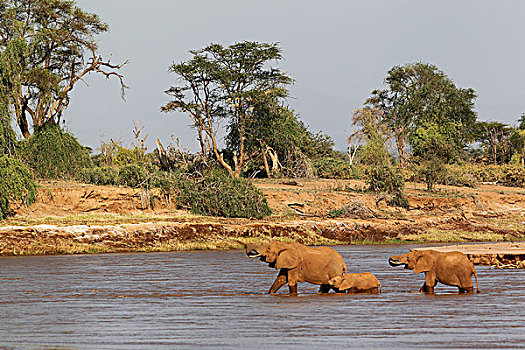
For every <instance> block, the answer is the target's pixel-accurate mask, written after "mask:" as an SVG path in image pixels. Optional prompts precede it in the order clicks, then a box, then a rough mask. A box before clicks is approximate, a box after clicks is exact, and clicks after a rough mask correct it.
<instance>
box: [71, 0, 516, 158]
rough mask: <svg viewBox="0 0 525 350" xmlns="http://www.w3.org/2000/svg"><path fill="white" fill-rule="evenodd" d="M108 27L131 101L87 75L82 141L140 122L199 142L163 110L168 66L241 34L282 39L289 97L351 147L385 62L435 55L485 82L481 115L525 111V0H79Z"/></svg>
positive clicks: (123, 131)
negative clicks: (348, 139)
mask: <svg viewBox="0 0 525 350" xmlns="http://www.w3.org/2000/svg"><path fill="white" fill-rule="evenodd" d="M77 4H78V5H79V6H80V7H81V8H83V9H85V10H87V11H90V12H93V13H97V14H98V15H99V16H100V17H101V18H102V20H103V21H105V22H106V23H108V24H109V26H110V31H109V33H106V34H104V35H102V36H100V37H99V43H100V48H101V52H102V53H103V54H105V55H106V56H109V54H111V57H112V62H113V63H118V62H122V61H124V60H126V59H128V60H129V61H130V63H129V64H128V65H127V66H126V67H125V69H124V74H125V76H126V78H125V79H126V83H127V84H128V85H129V86H130V89H129V90H128V91H127V94H126V102H124V101H123V100H122V99H120V90H119V85H118V82H117V80H116V79H115V80H110V81H106V80H105V78H102V77H96V76H94V75H93V76H90V77H88V79H87V81H88V83H89V87H86V86H85V85H78V86H77V87H75V90H74V91H73V96H72V101H71V104H70V107H69V109H68V110H67V112H66V115H65V119H66V121H67V126H68V129H69V130H70V131H72V132H73V133H74V134H75V135H76V136H77V137H78V138H79V140H80V141H81V142H82V143H84V144H86V145H89V146H91V147H94V148H96V147H98V146H99V145H100V140H101V138H103V139H105V140H109V139H110V138H113V139H120V140H122V141H124V143H125V144H126V145H131V143H132V140H133V134H132V130H133V121H134V120H138V121H139V123H140V124H141V125H145V128H144V132H145V133H149V134H150V136H149V139H148V141H149V144H150V150H152V149H153V142H154V141H155V139H156V138H157V137H159V138H160V139H161V140H162V141H163V143H164V144H165V145H166V144H168V143H169V142H170V135H171V134H174V135H175V137H178V138H180V140H181V142H182V143H183V145H184V147H186V148H192V149H193V150H196V148H197V142H196V139H195V135H194V133H193V130H192V129H190V128H189V127H188V125H189V123H190V120H189V118H188V117H187V116H185V115H183V114H176V113H170V114H164V113H161V112H160V107H161V106H162V105H163V104H165V103H166V102H167V101H168V100H169V99H168V96H167V95H165V94H164V90H166V89H168V88H169V87H170V86H171V85H173V84H174V83H175V82H176V79H175V76H174V75H172V74H168V72H167V69H168V67H169V65H170V64H172V63H173V62H180V61H183V60H187V59H189V58H190V55H189V54H188V50H192V49H200V48H202V47H204V46H206V45H207V44H209V43H212V42H214V43H215V42H217V43H221V44H223V45H229V44H232V43H234V42H238V41H243V40H253V41H259V42H280V45H281V47H282V50H283V56H284V61H282V62H281V64H280V67H281V68H282V69H283V70H284V71H285V72H287V73H288V74H290V75H291V76H292V77H293V78H294V79H295V81H296V82H295V85H294V86H293V87H292V88H291V94H292V96H293V99H290V100H289V104H290V105H291V106H292V107H293V108H294V109H295V111H296V112H297V113H299V114H300V118H301V119H302V120H303V121H304V122H305V123H306V124H307V125H309V126H310V129H311V130H313V131H320V130H322V131H323V132H325V133H327V134H328V135H330V136H331V137H332V138H333V139H334V140H335V142H336V148H337V149H339V150H343V151H344V150H345V148H346V143H345V134H344V131H345V130H349V126H350V117H351V112H352V110H354V109H355V108H358V107H361V106H362V104H363V102H364V100H365V99H366V98H367V97H368V96H369V94H370V92H371V91H372V90H373V89H374V88H379V87H381V86H382V81H383V79H384V77H385V76H386V73H387V71H388V70H389V69H390V68H391V67H393V66H395V65H400V64H406V63H412V62H417V61H421V62H426V63H432V64H435V65H436V66H438V68H440V69H441V70H443V71H444V72H445V73H447V74H448V75H449V76H450V77H451V78H452V79H453V81H454V82H455V83H456V85H457V86H458V87H462V88H467V87H471V88H473V89H474V90H476V92H477V95H478V99H477V103H476V110H477V112H478V117H479V119H481V120H499V121H503V122H506V123H511V124H513V123H515V122H516V120H517V119H518V117H519V116H520V115H521V113H523V112H525V107H524V101H525V83H524V81H525V80H524V78H525V46H524V34H525V21H524V20H523V17H524V15H525V1H521V0H515V1H511V0H500V1H489V0H473V1H461V0H454V1H448V0H447V1H444V0H441V1H421V0H403V1H398V0H384V1H383V0H382V1H379V0H377V1H373V0H367V1H349V0H347V1H323V2H321V1H304V0H302V1H300V0H297V1H291V0H290V1H287V0H264V1H250V0H244V1H243V0H220V1H217V0H215V1H213V0H200V1H199V0H150V1H130V0H77Z"/></svg>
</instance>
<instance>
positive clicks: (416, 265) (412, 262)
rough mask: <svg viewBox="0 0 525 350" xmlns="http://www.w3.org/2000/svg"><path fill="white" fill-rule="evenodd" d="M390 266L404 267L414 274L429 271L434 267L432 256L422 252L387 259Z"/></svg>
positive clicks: (417, 251) (412, 252)
mask: <svg viewBox="0 0 525 350" xmlns="http://www.w3.org/2000/svg"><path fill="white" fill-rule="evenodd" d="M388 263H389V264H390V266H400V265H405V269H409V270H414V273H420V272H427V271H430V270H431V269H432V268H433V266H434V259H433V256H432V255H431V254H430V253H429V252H428V251H424V250H416V251H411V252H410V253H406V254H403V255H393V256H391V257H390V259H388Z"/></svg>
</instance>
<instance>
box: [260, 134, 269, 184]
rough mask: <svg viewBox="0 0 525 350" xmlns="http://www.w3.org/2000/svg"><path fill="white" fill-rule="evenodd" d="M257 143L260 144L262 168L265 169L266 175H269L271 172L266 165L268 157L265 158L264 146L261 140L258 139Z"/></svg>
mask: <svg viewBox="0 0 525 350" xmlns="http://www.w3.org/2000/svg"><path fill="white" fill-rule="evenodd" d="M259 144H260V145H261V154H262V157H263V163H264V170H266V176H267V177H270V176H271V175H272V174H271V172H270V167H269V166H268V159H267V158H266V147H265V146H264V144H263V142H262V141H261V140H259Z"/></svg>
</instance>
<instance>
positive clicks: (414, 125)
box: [366, 63, 476, 163]
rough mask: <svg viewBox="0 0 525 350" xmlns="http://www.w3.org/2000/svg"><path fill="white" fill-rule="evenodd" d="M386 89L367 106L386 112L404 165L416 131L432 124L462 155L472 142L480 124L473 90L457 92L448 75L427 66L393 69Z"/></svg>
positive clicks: (388, 75) (390, 71)
mask: <svg viewBox="0 0 525 350" xmlns="http://www.w3.org/2000/svg"><path fill="white" fill-rule="evenodd" d="M385 85H386V88H385V89H377V90H374V91H372V96H371V97H370V98H368V99H367V100H366V103H367V104H368V105H370V106H372V107H374V108H378V109H380V110H382V111H383V112H384V114H383V121H384V122H385V124H386V125H387V126H388V127H389V128H390V130H391V133H392V135H393V136H394V139H395V142H396V147H397V151H398V154H399V156H400V158H401V162H402V163H404V162H405V161H406V158H407V155H406V149H407V146H408V143H410V145H412V142H413V141H414V139H413V135H414V133H415V131H416V130H417V129H418V128H420V127H424V126H425V125H428V124H429V123H432V124H435V125H438V126H439V128H440V132H441V133H444V134H446V137H447V138H448V139H450V140H452V141H453V142H454V144H455V147H456V149H457V150H458V151H460V150H462V149H463V147H464V144H465V143H466V142H468V141H469V140H470V134H471V128H472V126H473V125H474V122H475V121H476V113H475V111H474V101H475V99H476V94H475V91H474V90H473V89H470V88H468V89H462V88H457V87H456V85H455V84H454V82H453V81H452V80H451V79H450V78H449V77H448V76H447V75H446V74H445V73H443V72H442V71H441V70H439V69H438V68H437V67H436V66H434V65H432V64H426V63H412V64H407V65H404V66H395V67H393V68H392V69H390V70H389V71H388V74H387V77H386V79H385Z"/></svg>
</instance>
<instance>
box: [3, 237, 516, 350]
mask: <svg viewBox="0 0 525 350" xmlns="http://www.w3.org/2000/svg"><path fill="white" fill-rule="evenodd" d="M411 247H413V246H408V245H373V246H338V247H335V248H336V250H338V251H339V252H340V253H341V255H343V258H344V259H345V261H346V262H347V265H348V268H349V271H350V272H363V271H370V272H372V273H374V274H375V275H376V276H377V278H378V279H379V280H380V282H381V284H382V294H380V295H336V294H334V293H332V294H329V295H318V294H317V293H316V292H317V289H318V287H317V286H314V285H310V284H307V283H300V284H299V293H300V294H299V296H297V297H290V296H287V295H286V294H282V295H278V296H271V295H267V294H266V291H267V290H268V289H269V287H270V285H271V284H272V282H273V280H274V278H275V277H276V275H277V272H276V271H275V270H273V269H270V268H269V267H268V266H267V265H266V264H264V263H262V262H260V261H258V260H256V259H249V258H247V257H246V255H245V254H244V252H242V251H200V252H174V253H151V254H108V255H78V256H39V257H2V258H0V349H186V348H187V349H189V348H191V349H246V348H254V349H276V348H278V349H286V348H301V349H320V348H329V349H347V348H372V349H374V348H377V349H385V348H392V349H406V348H416V347H421V348H427V349H428V348H453V349H460V348H470V349H472V348H477V349H480V348H490V349H494V348H509V349H510V348H512V349H516V348H520V347H525V270H494V269H490V268H488V267H485V266H478V267H477V271H478V277H479V281H480V289H481V293H480V294H470V295H460V294H458V293H457V288H454V287H448V286H444V285H440V284H438V286H437V287H436V294H435V295H424V294H420V293H414V291H417V290H418V289H419V287H420V286H421V285H422V284H423V280H424V275H423V274H420V275H415V274H414V273H412V272H411V271H409V270H405V269H403V268H402V267H397V268H394V267H390V266H389V264H388V257H389V256H390V255H393V254H402V253H405V252H407V251H408V250H409V249H410V248H411ZM287 291H288V288H287V286H285V287H283V288H282V289H281V290H280V291H279V292H280V293H286V292H287Z"/></svg>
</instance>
